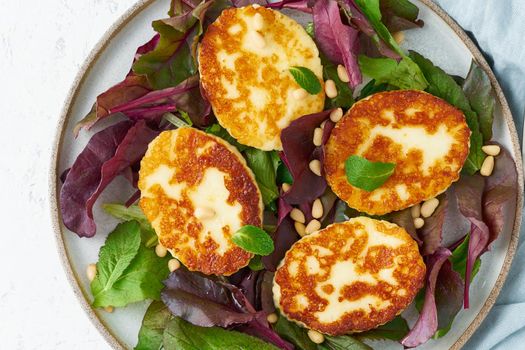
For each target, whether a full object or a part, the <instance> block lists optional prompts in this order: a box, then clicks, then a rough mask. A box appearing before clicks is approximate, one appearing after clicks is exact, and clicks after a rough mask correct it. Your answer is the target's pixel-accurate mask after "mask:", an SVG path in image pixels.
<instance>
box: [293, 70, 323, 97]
mask: <svg viewBox="0 0 525 350" xmlns="http://www.w3.org/2000/svg"><path fill="white" fill-rule="evenodd" d="M289 71H290V74H292V76H293V78H294V79H295V82H296V83H297V84H299V86H300V87H302V88H303V89H305V90H306V91H307V92H308V93H309V94H311V95H317V94H318V93H320V92H321V89H322V87H321V83H320V82H319V78H317V76H316V75H315V74H314V72H312V71H311V70H310V69H308V68H306V67H299V66H293V67H292V68H290V69H289Z"/></svg>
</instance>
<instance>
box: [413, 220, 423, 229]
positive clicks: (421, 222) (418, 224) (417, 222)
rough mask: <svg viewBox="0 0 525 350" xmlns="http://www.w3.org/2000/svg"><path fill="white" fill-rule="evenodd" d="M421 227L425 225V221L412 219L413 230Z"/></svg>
mask: <svg viewBox="0 0 525 350" xmlns="http://www.w3.org/2000/svg"><path fill="white" fill-rule="evenodd" d="M423 225H425V220H423V219H421V218H415V219H414V227H415V228H417V229H420V228H421V227H423Z"/></svg>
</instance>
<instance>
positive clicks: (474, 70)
mask: <svg viewBox="0 0 525 350" xmlns="http://www.w3.org/2000/svg"><path fill="white" fill-rule="evenodd" d="M463 91H465V95H466V96H467V98H468V100H469V102H470V105H471V106H472V109H473V110H474V111H475V112H476V113H477V114H478V117H479V129H480V131H481V134H482V135H483V141H485V142H486V141H489V140H490V139H491V138H492V124H493V122H494V107H495V105H496V98H495V92H494V90H493V89H492V84H491V82H490V78H489V77H488V75H487V73H485V71H484V70H483V69H482V68H481V67H480V66H478V65H477V64H476V62H474V61H472V64H471V66H470V71H469V73H468V75H467V78H466V79H465V82H464V83H463Z"/></svg>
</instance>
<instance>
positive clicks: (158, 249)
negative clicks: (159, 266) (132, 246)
mask: <svg viewBox="0 0 525 350" xmlns="http://www.w3.org/2000/svg"><path fill="white" fill-rule="evenodd" d="M155 254H157V256H158V257H159V258H163V257H165V256H166V254H168V250H167V249H166V247H165V246H163V245H162V244H157V246H156V247H155Z"/></svg>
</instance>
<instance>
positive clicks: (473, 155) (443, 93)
mask: <svg viewBox="0 0 525 350" xmlns="http://www.w3.org/2000/svg"><path fill="white" fill-rule="evenodd" d="M410 57H411V58H412V59H413V60H414V62H416V64H417V65H418V66H419V67H420V68H421V71H422V72H423V74H424V75H425V77H426V79H427V81H428V82H429V86H428V88H427V91H428V92H429V93H431V94H432V95H434V96H437V97H440V98H442V99H444V100H445V101H447V102H448V103H450V104H451V105H453V106H456V107H457V108H459V109H461V111H462V112H463V113H464V114H465V117H466V121H467V124H468V127H469V128H470V131H471V132H472V134H471V135H470V152H469V155H468V157H467V160H466V161H465V164H464V165H463V171H465V172H466V173H467V174H469V175H472V174H474V173H475V172H477V171H478V170H479V169H480V168H481V164H483V160H484V159H485V154H484V153H483V151H482V150H481V147H482V146H483V136H482V135H481V132H480V129H479V121H478V115H477V114H476V112H474V111H473V110H472V108H471V106H470V103H469V101H468V99H467V97H466V95H465V93H464V92H463V90H462V88H461V87H460V86H459V85H458V84H457V83H456V81H455V80H454V79H453V78H452V77H451V76H449V75H448V74H447V73H445V71H443V70H442V69H441V68H439V67H436V66H434V64H433V63H432V62H431V61H430V60H428V59H426V58H425V57H423V56H422V55H420V54H418V53H417V52H415V51H411V52H410Z"/></svg>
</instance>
